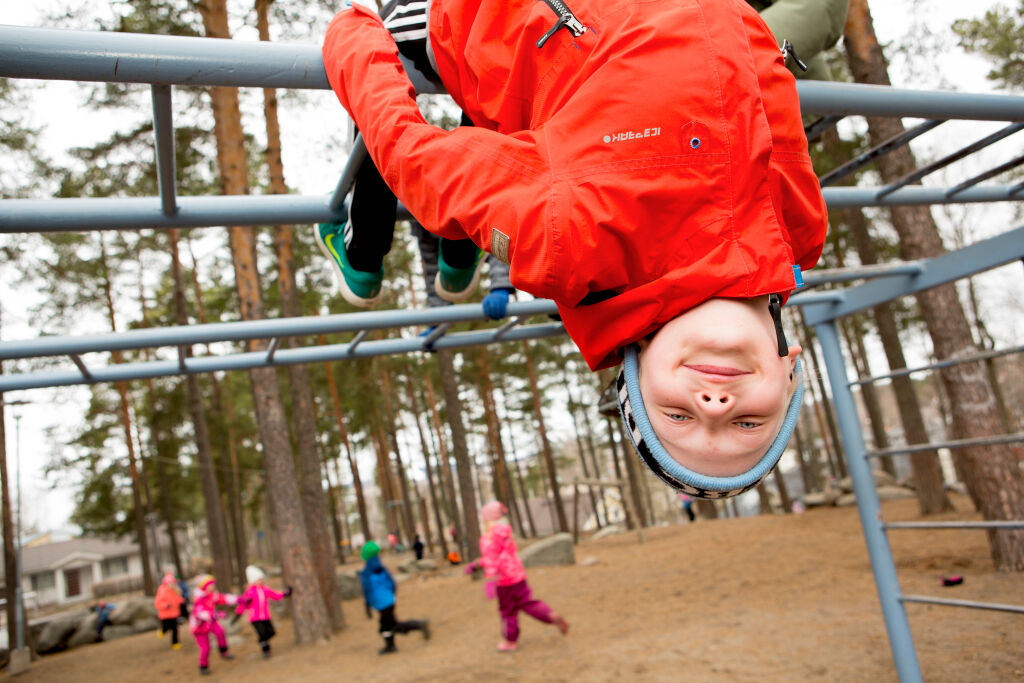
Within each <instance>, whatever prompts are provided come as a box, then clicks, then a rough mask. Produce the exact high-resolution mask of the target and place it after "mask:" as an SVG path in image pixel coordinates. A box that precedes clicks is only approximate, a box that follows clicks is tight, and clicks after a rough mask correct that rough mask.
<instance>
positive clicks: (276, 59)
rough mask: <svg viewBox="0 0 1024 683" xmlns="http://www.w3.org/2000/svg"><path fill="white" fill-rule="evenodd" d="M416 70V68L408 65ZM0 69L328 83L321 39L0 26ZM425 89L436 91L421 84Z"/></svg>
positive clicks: (807, 93)
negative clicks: (226, 37) (305, 40)
mask: <svg viewBox="0 0 1024 683" xmlns="http://www.w3.org/2000/svg"><path fill="white" fill-rule="evenodd" d="M407 71H410V72H412V71H413V70H411V69H407ZM0 76H7V77H11V78H42V79H51V80H72V81H99V82H107V83H156V84H166V85H201V86H213V85H224V86H236V87H254V88H312V89H328V88H329V87H330V86H329V84H328V82H327V75H326V73H325V71H324V66H323V59H322V57H321V54H320V46H319V45H311V44H305V43H275V42H266V41H263V42H259V41H243V40H219V39H214V38H192V37H184V36H156V35H146V34H138V33H115V32H109V31H102V32H101V31H72V30H66V29H48V28H28V27H23V26H0ZM414 85H415V86H416V88H417V91H419V92H437V89H436V88H434V87H428V85H427V84H425V83H424V84H421V83H417V82H416V80H414ZM797 92H798V93H799V95H800V106H801V109H802V111H803V113H805V114H832V115H839V116H845V115H849V114H863V115H876V116H907V117H920V118H928V119H935V118H962V119H976V120H993V121H1024V97H1021V96H1016V95H992V94H978V93H962V92H936V91H926V90H908V89H903V88H891V87H886V86H876V85H862V84H858V83H823V82H820V81H799V82H798V83H797Z"/></svg>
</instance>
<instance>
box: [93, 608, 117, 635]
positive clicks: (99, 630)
mask: <svg viewBox="0 0 1024 683" xmlns="http://www.w3.org/2000/svg"><path fill="white" fill-rule="evenodd" d="M93 610H94V611H95V612H96V642H97V643H99V642H102V641H103V629H105V628H106V627H107V626H110V615H111V614H113V613H114V603H112V602H105V601H103V600H100V601H99V602H98V603H97V604H96V606H95V607H93Z"/></svg>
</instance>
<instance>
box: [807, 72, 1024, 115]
mask: <svg viewBox="0 0 1024 683" xmlns="http://www.w3.org/2000/svg"><path fill="white" fill-rule="evenodd" d="M796 90H797V93H799V95H800V109H801V111H803V113H804V114H835V115H843V116H846V115H850V114H861V115H864V116H905V117H908V118H921V119H972V120H977V121H1024V96H1020V95H992V94H980V93H965V92H951V91H929V90H909V89H906V88H891V87H888V86H884V85H865V84H862V83H833V82H822V81H797V84H796Z"/></svg>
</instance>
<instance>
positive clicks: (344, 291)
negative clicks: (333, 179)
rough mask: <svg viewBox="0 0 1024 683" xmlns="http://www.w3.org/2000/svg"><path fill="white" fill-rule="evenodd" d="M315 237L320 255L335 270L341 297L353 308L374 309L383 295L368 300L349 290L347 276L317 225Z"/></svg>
mask: <svg viewBox="0 0 1024 683" xmlns="http://www.w3.org/2000/svg"><path fill="white" fill-rule="evenodd" d="M313 236H314V237H315V238H316V245H317V246H318V247H320V253H322V254H323V255H324V257H325V258H326V259H327V260H328V261H329V262H330V264H331V268H332V269H333V270H334V280H335V282H337V283H338V289H339V290H340V292H341V297H342V298H343V299H344V300H345V301H347V302H349V303H350V304H352V305H353V306H358V307H359V308H373V307H374V306H375V305H376V303H377V302H378V301H380V297H381V295H380V294H378V295H377V296H375V297H373V298H372V299H366V298H363V297H361V296H359V295H358V294H356V293H355V292H353V291H352V290H351V289H349V287H348V283H347V282H345V276H344V275H343V274H342V272H341V266H339V265H338V262H337V261H335V260H334V254H332V253H331V250H330V249H328V248H327V244H326V243H325V242H324V241H323V239H322V238H321V237H320V230H318V229H317V227H316V226H315V225H314V226H313ZM381 294H383V292H381Z"/></svg>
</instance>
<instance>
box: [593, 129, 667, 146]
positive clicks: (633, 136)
mask: <svg viewBox="0 0 1024 683" xmlns="http://www.w3.org/2000/svg"><path fill="white" fill-rule="evenodd" d="M659 135H661V126H657V127H655V128H644V129H643V130H627V131H623V132H621V133H612V134H611V135H605V136H604V141H605V144H608V143H611V142H625V141H626V140H642V139H643V138H655V137H658V136H659Z"/></svg>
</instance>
